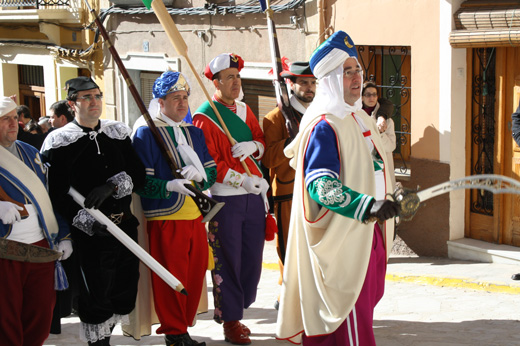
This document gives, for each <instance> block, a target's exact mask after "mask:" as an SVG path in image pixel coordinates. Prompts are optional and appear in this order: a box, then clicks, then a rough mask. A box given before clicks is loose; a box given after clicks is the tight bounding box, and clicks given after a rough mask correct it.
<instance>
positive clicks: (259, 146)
mask: <svg viewBox="0 0 520 346" xmlns="http://www.w3.org/2000/svg"><path fill="white" fill-rule="evenodd" d="M253 142H254V143H255V144H256V147H257V149H258V155H257V156H253V157H254V158H255V159H256V160H259V159H260V158H261V157H262V156H264V151H265V148H264V145H263V144H262V143H260V142H257V141H253ZM253 154H254V153H253Z"/></svg>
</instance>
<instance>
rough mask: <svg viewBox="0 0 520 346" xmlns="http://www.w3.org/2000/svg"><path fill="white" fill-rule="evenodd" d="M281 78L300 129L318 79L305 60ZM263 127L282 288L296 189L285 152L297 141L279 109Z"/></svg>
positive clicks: (276, 305)
mask: <svg viewBox="0 0 520 346" xmlns="http://www.w3.org/2000/svg"><path fill="white" fill-rule="evenodd" d="M280 75H281V76H282V77H283V78H286V81H287V83H288V85H289V87H290V88H291V97H290V103H291V107H292V109H293V114H294V115H295V117H296V122H297V124H298V126H299V125H300V120H301V118H302V116H303V113H305V111H306V109H307V107H309V105H310V104H311V102H312V100H313V99H314V95H315V94H316V77H314V75H313V74H312V71H311V68H310V67H309V62H301V61H295V62H294V63H292V64H291V66H290V68H289V70H284V71H282V73H281V74H280ZM263 125H264V134H265V146H266V149H265V154H264V157H263V158H262V164H263V165H264V166H265V167H267V168H269V175H270V178H271V188H272V192H273V199H274V215H275V217H276V223H277V226H278V237H277V243H276V247H277V250H278V258H279V260H278V262H279V264H280V278H279V280H278V283H279V284H280V285H281V284H282V280H283V263H284V260H285V247H286V246H287V233H288V231H289V219H290V217H291V207H292V197H293V188H294V169H293V168H292V167H291V166H290V165H289V158H287V157H286V156H285V155H284V153H283V150H284V149H285V147H286V146H287V145H288V144H289V143H291V141H292V140H293V138H290V137H289V132H288V130H287V126H286V125H285V118H284V116H283V114H282V111H281V110H280V109H279V108H278V107H276V108H275V109H273V110H272V111H271V112H269V113H268V114H267V115H266V116H265V118H264V122H263ZM278 305H279V301H278V300H277V301H276V303H275V307H276V309H278Z"/></svg>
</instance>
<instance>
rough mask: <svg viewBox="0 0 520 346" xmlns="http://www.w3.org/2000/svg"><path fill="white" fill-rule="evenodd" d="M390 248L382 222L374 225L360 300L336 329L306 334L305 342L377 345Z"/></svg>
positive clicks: (330, 345) (311, 344)
mask: <svg viewBox="0 0 520 346" xmlns="http://www.w3.org/2000/svg"><path fill="white" fill-rule="evenodd" d="M385 275H386V250H385V243H384V241H383V235H382V233H381V229H380V228H379V225H378V224H377V223H376V224H375V227H374V240H373V242H372V251H371V253H370V262H369V263H368V270H367V275H366V277H365V282H364V283H363V288H362V289H361V293H360V294H359V297H358V300H357V301H356V304H355V306H354V308H353V309H352V311H351V312H350V314H349V315H348V317H347V319H345V321H343V323H342V324H341V325H340V326H339V327H338V329H336V330H335V331H334V332H333V333H331V334H327V335H317V336H306V335H305V334H303V338H302V344H303V345H304V346H375V344H376V340H375V337H374V331H373V329H372V325H373V322H374V308H375V306H376V304H377V303H378V302H379V300H380V299H381V298H382V297H383V293H384V291H385Z"/></svg>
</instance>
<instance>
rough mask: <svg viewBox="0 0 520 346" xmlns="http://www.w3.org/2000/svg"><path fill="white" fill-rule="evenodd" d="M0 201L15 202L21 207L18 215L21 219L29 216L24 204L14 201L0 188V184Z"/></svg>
mask: <svg viewBox="0 0 520 346" xmlns="http://www.w3.org/2000/svg"><path fill="white" fill-rule="evenodd" d="M0 201H4V202H11V203H14V204H16V205H17V206H19V207H22V208H23V210H20V216H21V217H22V219H26V218H28V217H29V212H28V211H27V209H25V205H24V204H23V203H20V202H18V201H15V200H14V199H12V198H11V197H10V196H9V195H8V194H7V192H5V191H4V189H2V187H1V186H0Z"/></svg>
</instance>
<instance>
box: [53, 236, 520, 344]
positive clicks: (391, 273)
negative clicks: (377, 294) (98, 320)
mask: <svg viewBox="0 0 520 346" xmlns="http://www.w3.org/2000/svg"><path fill="white" fill-rule="evenodd" d="M516 272H520V266H516V265H511V264H498V263H475V262H467V261H456V260H450V259H446V258H424V257H404V256H391V258H390V261H389V265H388V271H387V277H386V291H385V295H384V297H383V299H382V300H381V301H380V302H379V304H378V305H377V307H376V310H375V316H374V333H375V336H376V341H377V344H378V346H398V345H405V346H408V345H409V346H455V345H486V346H488V345H496V346H501V345H520V322H519V310H520V309H519V308H520V282H517V281H513V280H511V275H512V274H514V273H516ZM207 278H208V285H209V287H208V295H209V308H210V310H209V312H208V313H205V314H201V315H199V318H198V322H197V324H196V325H195V326H194V327H192V328H190V330H189V333H190V335H191V336H192V338H193V339H195V340H197V341H205V342H206V344H207V345H208V346H209V345H230V344H229V343H227V342H225V341H224V339H223V334H222V326H221V325H219V324H217V323H215V322H214V321H213V320H212V312H213V309H212V306H213V301H212V295H211V279H210V276H209V273H208V277H207ZM277 283H278V265H277V255H276V249H275V244H274V242H268V243H266V246H265V251H264V264H263V272H262V277H261V280H260V285H259V287H258V296H257V300H256V302H255V303H254V304H253V305H252V306H251V307H250V308H249V309H247V310H246V311H245V314H244V319H243V321H242V322H243V323H244V324H246V325H247V326H248V327H249V328H250V329H251V331H252V335H251V339H252V344H253V345H258V346H269V345H288V346H289V345H291V344H290V343H287V342H282V341H277V340H276V339H275V331H276V315H277V312H276V310H275V309H274V308H273V305H274V302H275V300H276V298H277V296H278V293H279V286H278V284H277ZM61 321H62V333H61V334H60V335H52V334H51V335H50V336H49V338H48V339H47V341H46V342H45V344H44V345H48V346H51V345H57V346H58V345H59V346H75V345H84V343H82V342H81V341H80V340H79V319H78V318H77V316H71V317H68V318H62V320H61ZM156 328H157V326H155V328H154V331H155V329H156ZM111 345H113V346H115V345H148V346H156V345H157V346H158V345H164V341H163V337H162V336H161V335H156V334H153V335H151V336H145V337H143V338H142V339H141V340H134V339H132V338H129V337H125V336H123V335H122V332H121V328H120V326H117V327H116V328H115V329H114V335H113V336H112V338H111Z"/></svg>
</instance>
